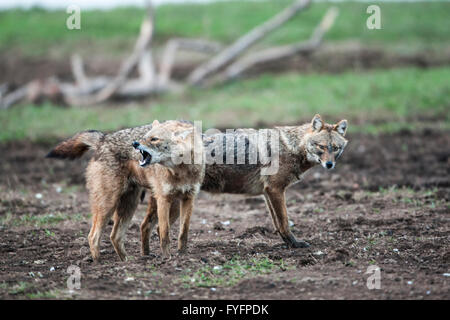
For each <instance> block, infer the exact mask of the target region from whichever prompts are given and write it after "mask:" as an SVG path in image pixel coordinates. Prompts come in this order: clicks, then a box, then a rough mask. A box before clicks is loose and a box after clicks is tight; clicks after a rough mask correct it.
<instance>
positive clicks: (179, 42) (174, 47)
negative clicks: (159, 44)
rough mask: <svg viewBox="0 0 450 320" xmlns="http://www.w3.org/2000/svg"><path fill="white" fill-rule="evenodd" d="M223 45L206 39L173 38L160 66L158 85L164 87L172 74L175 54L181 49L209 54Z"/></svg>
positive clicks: (217, 50)
mask: <svg viewBox="0 0 450 320" xmlns="http://www.w3.org/2000/svg"><path fill="white" fill-rule="evenodd" d="M221 48H222V45H221V44H220V43H218V42H212V41H206V40H202V39H172V40H169V41H168V42H167V45H166V48H165V50H164V54H163V58H162V61H161V64H160V68H159V75H158V85H159V87H161V88H164V87H165V86H166V85H167V83H168V82H169V81H170V78H171V76H172V69H173V65H174V64H175V56H176V53H177V52H178V51H179V50H188V51H196V52H203V53H207V54H211V53H217V52H219V51H220V50H221Z"/></svg>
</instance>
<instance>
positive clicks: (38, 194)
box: [34, 193, 42, 199]
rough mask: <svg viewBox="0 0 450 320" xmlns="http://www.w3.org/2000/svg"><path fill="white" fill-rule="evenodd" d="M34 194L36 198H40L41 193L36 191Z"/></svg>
mask: <svg viewBox="0 0 450 320" xmlns="http://www.w3.org/2000/svg"><path fill="white" fill-rule="evenodd" d="M34 196H35V197H36V199H42V193H36V194H35V195H34Z"/></svg>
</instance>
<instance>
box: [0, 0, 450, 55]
mask: <svg viewBox="0 0 450 320" xmlns="http://www.w3.org/2000/svg"><path fill="white" fill-rule="evenodd" d="M290 2H291V1H287V0H276V1H275V0H273V1H267V2H253V1H229V2H218V3H211V4H203V5H202V4H189V3H188V4H172V5H163V6H160V7H158V8H157V10H156V19H157V20H156V31H155V32H156V33H155V42H157V43H162V42H164V41H165V40H166V39H167V38H170V37H173V36H180V37H202V38H209V39H213V40H218V41H222V42H224V43H230V42H231V41H233V40H235V39H236V38H238V37H239V36H241V35H242V34H244V33H245V32H247V31H249V30H251V29H252V28H253V27H254V26H256V25H258V24H260V23H262V22H263V21H265V20H267V19H268V18H270V17H271V16H273V15H274V14H275V13H277V12H279V11H280V10H282V9H283V8H284V7H285V6H286V5H287V4H289V3H290ZM373 3H377V2H376V1H374V2H373ZM370 4H372V3H370ZM377 4H378V5H379V6H380V8H381V17H382V30H368V29H367V28H366V19H367V17H368V14H367V13H366V9H367V6H368V5H369V3H353V2H344V3H333V5H335V6H337V7H338V8H339V9H340V16H339V17H338V20H337V21H336V24H335V26H334V27H333V29H332V30H331V31H330V32H329V33H328V34H327V36H326V37H327V40H330V41H344V40H359V41H361V42H362V43H365V44H369V45H383V46H389V47H396V48H401V49H402V50H415V49H423V48H427V47H428V46H437V47H441V46H442V45H448V44H449V43H450V33H449V32H448V30H450V19H449V18H448V12H449V11H450V3H449V2H427V1H424V2H420V3H377ZM330 5H331V4H330V3H313V4H312V5H311V7H310V8H309V9H308V10H306V11H304V12H301V13H300V14H299V15H298V16H296V17H295V18H294V19H292V20H291V21H289V22H288V23H287V24H286V25H284V26H283V27H282V28H280V29H279V30H276V32H274V33H273V34H271V35H270V36H269V37H267V38H266V39H264V41H263V45H268V44H270V45H277V44H285V43H292V42H295V41H299V40H301V39H305V38H306V37H308V36H309V35H310V33H311V31H312V30H313V29H314V27H315V26H316V25H317V23H318V21H320V19H321V17H322V15H323V14H324V13H325V11H326V10H327V8H328V7H329V6H330ZM144 14H145V13H144V10H141V9H137V8H119V9H114V10H110V11H100V10H94V11H83V10H82V13H81V30H68V29H67V28H66V25H65V21H66V19H67V17H68V14H67V13H66V12H65V11H51V12H47V11H44V10H42V9H36V8H35V9H32V10H10V11H3V12H0V25H1V28H0V50H5V49H8V50H10V49H14V48H16V49H17V48H18V49H20V50H21V51H22V52H23V53H24V54H31V55H42V54H47V53H48V52H52V51H53V50H63V51H64V52H65V53H70V52H72V51H73V50H77V51H78V50H79V49H80V47H81V46H83V45H84V46H85V47H90V48H92V47H96V46H100V47H102V46H106V47H107V48H108V52H111V51H112V52H114V51H118V52H121V51H123V50H129V48H130V43H132V42H133V41H134V39H135V37H136V35H137V33H138V30H139V26H140V23H141V20H142V17H143V16H144Z"/></svg>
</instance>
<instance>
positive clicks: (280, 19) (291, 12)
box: [188, 0, 311, 85]
mask: <svg viewBox="0 0 450 320" xmlns="http://www.w3.org/2000/svg"><path fill="white" fill-rule="evenodd" d="M310 2H311V0H297V1H295V2H294V3H293V4H292V5H290V6H289V7H287V8H286V9H284V10H283V11H281V12H280V13H278V14H277V15H276V16H274V17H273V18H272V19H270V20H268V21H266V22H264V23H263V24H262V25H259V26H257V27H256V28H254V29H253V30H251V31H250V32H248V33H247V34H246V35H244V36H242V37H241V38H239V39H238V40H237V41H235V42H234V43H233V44H232V45H230V46H229V47H227V48H226V49H225V50H223V51H222V52H221V53H219V54H218V55H217V56H215V57H213V58H212V59H211V60H209V61H207V62H206V63H204V64H202V65H200V66H199V67H197V68H196V69H195V70H194V71H192V72H191V74H190V75H189V77H188V83H189V84H190V85H199V84H201V83H202V81H203V80H204V79H205V78H206V77H208V76H209V75H211V74H212V73H214V72H217V71H218V70H219V69H220V68H222V67H224V66H225V65H227V64H228V63H230V62H231V61H232V60H233V59H235V58H236V57H237V56H238V55H240V54H241V53H242V52H244V51H245V50H247V49H248V48H249V47H250V46H251V45H253V44H254V43H255V42H257V41H258V40H260V39H261V38H263V37H264V36H266V35H267V34H268V33H270V32H271V31H273V30H275V29H277V28H279V27H280V26H282V25H283V24H284V23H286V22H287V21H289V20H290V19H291V18H292V17H294V16H295V15H296V14H297V13H298V12H299V11H301V10H302V9H304V8H306V7H307V6H308V5H309V4H310Z"/></svg>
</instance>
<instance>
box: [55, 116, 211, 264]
mask: <svg viewBox="0 0 450 320" xmlns="http://www.w3.org/2000/svg"><path fill="white" fill-rule="evenodd" d="M155 127H159V128H160V129H159V130H166V131H168V132H169V131H173V132H178V131H181V132H185V131H186V130H187V129H189V128H191V129H192V127H193V126H192V125H191V124H189V123H186V122H181V121H167V122H164V123H162V124H159V123H154V124H152V125H146V126H142V127H136V128H130V129H124V130H120V131H117V132H114V133H111V134H102V133H100V132H97V131H88V132H82V133H79V134H77V135H75V136H74V137H73V138H70V139H68V140H66V141H63V142H61V143H60V144H59V145H58V146H56V147H55V148H54V149H53V150H52V151H51V152H50V153H49V154H48V157H50V158H77V157H80V156H81V155H82V154H83V153H84V152H85V151H86V150H88V149H93V150H94V152H95V153H94V156H93V157H92V158H91V160H90V162H89V165H88V167H87V169H86V185H87V189H88V191H89V200H90V205H91V212H92V227H91V230H90V232H89V236H88V239H89V246H90V250H91V254H92V257H93V259H94V261H98V259H99V256H100V250H99V244H100V238H101V234H102V232H103V230H104V228H105V226H106V224H107V222H108V221H109V220H110V219H111V218H113V220H114V226H113V230H112V232H111V235H110V239H111V242H112V244H113V246H114V249H115V251H116V252H117V254H118V256H119V258H120V259H121V260H125V259H126V251H125V248H124V241H125V233H126V231H127V228H128V225H129V223H130V221H131V218H132V217H133V214H134V212H135V210H136V207H137V204H138V198H139V194H140V193H141V191H142V187H144V188H154V191H153V195H154V197H155V199H156V202H157V203H159V204H160V206H161V210H158V215H160V216H161V221H162V223H161V225H163V230H162V231H163V232H164V236H163V237H162V240H161V248H162V250H163V254H164V255H166V256H167V255H168V237H167V232H168V227H169V223H166V221H168V219H169V213H168V212H170V211H171V210H172V211H176V212H177V214H179V211H180V209H179V204H178V203H176V201H175V204H173V205H172V203H173V202H174V199H181V201H182V202H183V210H184V211H183V213H182V216H183V230H182V232H181V233H180V245H179V247H180V248H181V249H185V247H186V241H187V231H188V224H189V218H190V214H191V213H192V207H191V206H192V201H191V199H193V197H194V196H195V194H196V192H195V191H193V190H195V188H194V189H189V191H188V192H173V193H169V194H166V195H164V196H161V192H160V184H159V183H161V182H162V181H163V179H166V180H167V181H165V182H166V183H170V184H173V185H174V190H176V189H177V186H178V185H177V183H178V180H177V179H180V177H182V179H183V182H182V185H184V184H186V183H185V181H184V180H189V181H190V182H191V183H192V184H193V185H197V184H199V183H201V181H202V179H203V174H204V165H203V167H202V165H200V166H197V165H191V166H189V165H179V166H173V167H171V168H165V167H164V166H162V165H159V164H158V165H156V164H155V165H151V166H149V167H145V168H142V167H140V166H139V165H138V161H139V160H140V159H141V155H140V154H139V152H136V151H135V150H134V148H133V147H132V144H133V142H134V141H136V140H139V139H141V138H142V137H143V136H144V135H145V134H147V133H148V132H149V131H151V130H152V129H155ZM192 132H193V131H192ZM192 134H193V133H192ZM167 137H168V136H165V138H164V139H166V138H167ZM189 138H190V137H186V138H185V139H174V140H173V141H167V144H168V145H171V146H176V147H180V146H181V147H183V148H185V149H186V148H191V147H192V144H191V142H190V140H189ZM155 177H158V178H155ZM184 190H185V191H186V189H184ZM152 203H153V202H152ZM171 208H172V209H171ZM150 211H151V212H154V210H150ZM159 211H161V214H160V213H159ZM166 217H167V218H166ZM150 218H151V217H150Z"/></svg>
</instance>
